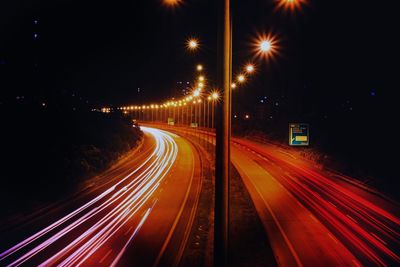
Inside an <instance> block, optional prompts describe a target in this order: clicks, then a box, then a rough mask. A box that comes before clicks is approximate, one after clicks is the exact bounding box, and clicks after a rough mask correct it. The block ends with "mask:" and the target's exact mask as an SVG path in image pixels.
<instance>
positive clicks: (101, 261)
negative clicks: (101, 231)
mask: <svg viewBox="0 0 400 267" xmlns="http://www.w3.org/2000/svg"><path fill="white" fill-rule="evenodd" d="M111 252H112V249H110V250H109V251H108V252H107V253H106V255H104V257H103V258H101V260H100V261H99V263H103V261H104V260H105V259H106V258H107V257H108V255H110V254H111Z"/></svg>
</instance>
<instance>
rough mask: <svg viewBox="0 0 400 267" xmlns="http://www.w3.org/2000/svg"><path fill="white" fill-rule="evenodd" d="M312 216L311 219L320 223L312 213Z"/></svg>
mask: <svg viewBox="0 0 400 267" xmlns="http://www.w3.org/2000/svg"><path fill="white" fill-rule="evenodd" d="M310 217H311V219H313V221H315V222H316V223H318V220H317V218H315V216H314V215H312V214H310Z"/></svg>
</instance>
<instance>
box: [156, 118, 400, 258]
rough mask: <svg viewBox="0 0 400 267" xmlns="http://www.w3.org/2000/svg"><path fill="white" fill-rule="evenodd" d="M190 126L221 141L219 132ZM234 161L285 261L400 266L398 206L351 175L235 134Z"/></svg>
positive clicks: (202, 136) (204, 136) (201, 135)
mask: <svg viewBox="0 0 400 267" xmlns="http://www.w3.org/2000/svg"><path fill="white" fill-rule="evenodd" d="M158 127H163V128H166V129H168V127H166V126H158ZM175 129H176V128H175ZM177 129H178V130H175V131H179V127H178V128H177ZM184 131H185V133H186V134H187V133H192V134H193V135H194V136H195V137H196V138H198V139H199V140H203V141H205V140H207V141H209V142H211V143H212V144H215V138H214V136H215V134H214V133H210V132H207V131H204V130H194V129H188V128H185V129H184ZM231 160H232V163H233V165H234V166H235V168H236V169H237V170H238V172H239V174H240V176H241V177H242V179H243V182H244V184H245V185H246V188H247V190H248V191H249V193H250V196H251V198H252V200H253V202H254V204H255V207H256V209H257V212H258V214H259V216H260V219H261V220H262V222H263V225H264V228H265V231H266V232H267V234H268V237H269V241H270V243H271V246H272V249H273V251H274V255H275V258H276V261H277V263H278V265H280V266H400V206H399V204H398V203H396V202H394V201H392V200H390V199H388V198H387V197H385V196H383V195H382V194H380V193H379V192H376V191H374V190H372V189H370V188H367V187H365V186H364V185H362V184H360V183H358V182H357V181H356V180H355V179H352V178H351V177H346V176H343V175H341V174H338V173H336V172H333V171H327V170H322V169H321V168H318V167H317V166H315V164H314V163H312V162H310V161H307V160H305V159H304V158H302V157H301V156H300V154H299V153H298V152H297V151H296V150H295V149H293V150H288V149H285V148H283V147H280V146H277V145H274V144H268V143H258V142H253V141H251V140H247V139H241V138H233V139H232V146H231Z"/></svg>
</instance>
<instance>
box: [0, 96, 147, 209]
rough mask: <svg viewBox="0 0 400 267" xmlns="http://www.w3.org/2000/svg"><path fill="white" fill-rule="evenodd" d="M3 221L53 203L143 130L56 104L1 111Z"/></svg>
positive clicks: (130, 145) (114, 116)
mask: <svg viewBox="0 0 400 267" xmlns="http://www.w3.org/2000/svg"><path fill="white" fill-rule="evenodd" d="M0 117H1V124H2V127H1V133H0V140H1V141H0V142H1V144H0V146H1V152H2V156H3V157H2V158H3V159H2V161H1V187H0V199H1V203H12V205H5V207H4V206H3V209H2V217H3V216H6V215H7V214H10V213H15V212H24V211H29V209H30V208H32V207H33V206H35V205H37V204H41V203H49V202H51V201H55V200H58V199H59V198H60V197H62V196H64V195H66V194H67V193H70V192H73V190H74V189H76V188H77V186H78V185H79V184H80V183H81V182H83V181H84V180H85V179H86V178H89V177H90V176H92V175H95V174H96V173H98V172H100V171H102V170H104V169H105V168H107V167H109V166H110V165H111V164H112V163H113V162H114V161H115V160H117V159H118V158H119V157H120V156H121V155H123V153H125V152H127V151H129V150H130V149H132V148H134V147H136V146H137V145H138V143H139V141H140V139H141V137H142V132H141V131H140V129H139V128H138V127H135V126H133V125H132V122H131V121H130V120H128V119H127V118H124V117H123V116H122V115H121V114H117V113H111V114H104V113H101V112H93V111H89V110H88V109H80V110H79V111H78V110H76V109H72V108H71V109H66V108H60V107H59V106H57V107H56V106H50V105H49V104H47V105H45V106H42V105H38V104H36V105H23V104H20V105H16V106H9V107H5V106H4V105H3V106H2V107H1V115H0Z"/></svg>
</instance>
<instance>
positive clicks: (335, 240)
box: [328, 233, 339, 244]
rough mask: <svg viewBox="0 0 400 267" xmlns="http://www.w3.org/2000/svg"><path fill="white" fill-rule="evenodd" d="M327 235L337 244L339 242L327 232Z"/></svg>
mask: <svg viewBox="0 0 400 267" xmlns="http://www.w3.org/2000/svg"><path fill="white" fill-rule="evenodd" d="M328 236H329V237H330V238H331V239H332V240H333V241H334V242H335V243H336V244H339V242H338V241H337V239H336V238H335V237H334V236H333V235H331V234H330V233H328Z"/></svg>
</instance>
